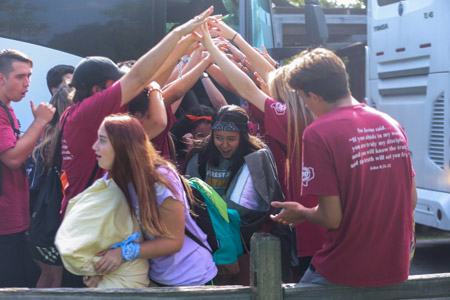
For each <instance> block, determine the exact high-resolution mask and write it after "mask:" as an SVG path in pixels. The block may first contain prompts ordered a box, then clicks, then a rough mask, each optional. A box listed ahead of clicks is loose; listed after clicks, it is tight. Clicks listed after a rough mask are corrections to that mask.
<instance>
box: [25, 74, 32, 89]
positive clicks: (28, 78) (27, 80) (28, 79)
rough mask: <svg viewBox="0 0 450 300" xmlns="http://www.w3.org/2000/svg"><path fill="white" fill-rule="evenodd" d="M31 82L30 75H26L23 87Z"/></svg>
mask: <svg viewBox="0 0 450 300" xmlns="http://www.w3.org/2000/svg"><path fill="white" fill-rule="evenodd" d="M30 83H31V76H28V77H26V79H25V87H29V86H30Z"/></svg>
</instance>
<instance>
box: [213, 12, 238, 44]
mask: <svg viewBox="0 0 450 300" xmlns="http://www.w3.org/2000/svg"><path fill="white" fill-rule="evenodd" d="M207 22H208V24H209V26H210V27H211V35H213V36H216V35H219V36H221V37H224V38H226V39H227V40H231V39H232V38H233V37H234V36H235V34H236V33H237V32H236V31H235V30H234V29H233V28H231V27H230V26H228V25H227V24H226V23H225V22H224V21H222V20H221V19H220V18H215V17H211V18H208V20H207Z"/></svg>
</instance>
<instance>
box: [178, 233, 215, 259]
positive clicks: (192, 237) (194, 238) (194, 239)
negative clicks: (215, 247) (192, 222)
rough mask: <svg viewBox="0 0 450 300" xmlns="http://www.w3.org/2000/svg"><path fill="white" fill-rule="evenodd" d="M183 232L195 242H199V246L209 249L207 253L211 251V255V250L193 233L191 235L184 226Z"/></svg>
mask: <svg viewBox="0 0 450 300" xmlns="http://www.w3.org/2000/svg"><path fill="white" fill-rule="evenodd" d="M184 233H185V234H186V236H188V237H190V238H191V239H192V240H193V241H194V242H196V243H197V244H199V245H200V246H202V247H203V248H205V249H206V250H208V251H209V253H211V255H213V253H212V251H211V250H210V249H209V248H208V247H206V245H205V244H203V243H202V242H201V241H200V240H199V239H198V238H197V237H196V236H195V235H193V234H192V233H191V232H190V231H189V230H188V229H187V228H186V227H184Z"/></svg>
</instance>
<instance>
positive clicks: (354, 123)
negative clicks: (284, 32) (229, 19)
mask: <svg viewBox="0 0 450 300" xmlns="http://www.w3.org/2000/svg"><path fill="white" fill-rule="evenodd" d="M287 80H288V84H289V85H290V86H291V88H293V89H295V90H296V91H297V93H298V94H299V95H300V96H301V97H302V99H303V100H304V101H305V103H306V105H307V106H308V108H309V109H310V110H311V111H312V112H313V113H314V114H315V115H316V116H317V117H318V118H317V119H316V120H315V121H314V122H313V123H312V124H311V125H309V126H308V127H307V128H306V130H305V131H304V134H303V173H302V174H303V175H302V195H310V196H317V197H318V198H319V204H318V205H317V206H316V207H314V208H306V207H304V206H302V205H301V204H299V203H296V202H285V203H279V202H273V203H272V205H273V206H275V207H279V208H284V210H283V211H282V212H281V213H279V214H278V215H276V216H272V219H273V220H275V221H278V222H282V223H284V224H291V225H297V224H299V223H301V222H303V221H305V220H308V221H310V222H312V223H315V224H318V225H320V226H323V227H325V228H328V231H327V232H326V236H325V238H326V240H325V244H324V245H323V247H322V249H321V250H319V251H317V252H316V254H315V255H314V257H313V259H312V262H311V265H310V268H309V269H308V271H307V272H306V273H305V275H304V277H303V278H302V280H301V281H300V282H301V283H313V284H333V283H334V284H341V285H350V286H363V287H365V286H385V285H391V284H396V283H400V282H403V281H405V280H406V279H407V278H408V273H409V252H410V246H411V242H412V239H413V220H412V217H413V210H414V207H415V204H416V202H417V194H416V186H415V181H414V170H413V168H412V164H411V157H410V154H409V151H408V146H407V139H406V135H405V133H404V132H403V130H402V127H401V126H400V124H399V123H398V122H397V121H395V120H394V119H392V118H391V117H390V116H388V115H387V114H384V113H381V112H378V111H376V110H375V109H373V108H370V107H368V106H366V105H365V104H360V103H359V102H357V101H356V100H355V99H354V98H353V97H352V96H351V94H350V91H349V89H348V85H347V78H346V72H345V65H344V63H343V62H342V61H341V60H340V59H339V58H338V57H337V56H336V55H335V54H334V53H333V52H331V51H329V50H326V49H323V48H317V49H314V50H311V51H305V52H302V53H301V54H300V56H299V57H298V58H297V59H295V60H294V61H293V62H292V63H291V64H290V66H289V67H288V76H287Z"/></svg>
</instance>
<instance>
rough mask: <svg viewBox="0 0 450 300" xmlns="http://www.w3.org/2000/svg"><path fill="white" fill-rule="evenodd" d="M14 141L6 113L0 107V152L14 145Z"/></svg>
mask: <svg viewBox="0 0 450 300" xmlns="http://www.w3.org/2000/svg"><path fill="white" fill-rule="evenodd" d="M16 141H17V139H16V137H15V135H14V131H13V129H12V127H11V123H10V121H9V117H8V114H7V113H6V111H5V110H4V109H3V108H1V107H0V153H1V152H3V151H6V150H8V149H10V148H12V147H14V146H15V145H16Z"/></svg>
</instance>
